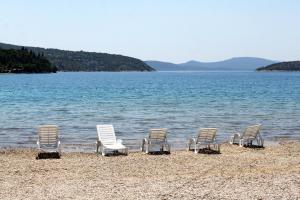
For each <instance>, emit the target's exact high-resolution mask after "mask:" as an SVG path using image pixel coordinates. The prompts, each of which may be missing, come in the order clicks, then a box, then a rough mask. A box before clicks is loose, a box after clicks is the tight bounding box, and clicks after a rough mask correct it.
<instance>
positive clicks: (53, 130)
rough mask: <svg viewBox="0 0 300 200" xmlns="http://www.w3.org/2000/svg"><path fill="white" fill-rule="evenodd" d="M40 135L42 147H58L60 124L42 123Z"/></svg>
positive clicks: (39, 128)
mask: <svg viewBox="0 0 300 200" xmlns="http://www.w3.org/2000/svg"><path fill="white" fill-rule="evenodd" d="M38 137H39V143H40V146H41V147H57V145H58V126H56V125H42V126H39V127H38Z"/></svg>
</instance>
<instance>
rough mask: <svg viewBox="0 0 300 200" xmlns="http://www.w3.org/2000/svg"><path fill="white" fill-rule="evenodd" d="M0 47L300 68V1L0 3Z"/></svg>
mask: <svg viewBox="0 0 300 200" xmlns="http://www.w3.org/2000/svg"><path fill="white" fill-rule="evenodd" d="M0 42H3V43H9V44H16V45H23V46H38V47H45V48H58V49H64V50H78V51H79V50H84V51H93V52H105V53H113V54H122V55H127V56H132V57H136V58H139V59H142V60H160V61H168V62H174V63H181V62H186V61H188V60H198V61H206V62H209V61H218V60H224V59H228V58H231V57H240V56H250V57H262V58H267V59H273V60H278V61H288V60H300V1H299V0H285V1H283V0H48V1H41V0H26V1H24V0H1V1H0Z"/></svg>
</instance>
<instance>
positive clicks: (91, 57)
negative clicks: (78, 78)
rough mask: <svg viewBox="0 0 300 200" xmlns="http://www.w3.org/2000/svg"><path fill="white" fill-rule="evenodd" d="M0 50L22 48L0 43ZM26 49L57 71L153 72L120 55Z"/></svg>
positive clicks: (137, 62)
mask: <svg viewBox="0 0 300 200" xmlns="http://www.w3.org/2000/svg"><path fill="white" fill-rule="evenodd" d="M0 48H2V49H21V48H22V46H17V45H11V44H4V43H0ZM26 48H27V49H29V50H31V51H33V52H34V53H36V54H43V55H44V56H45V57H46V58H47V59H48V60H49V61H50V62H51V63H52V64H53V65H55V66H56V67H57V68H58V70H59V71H154V69H153V68H152V67H150V66H148V65H147V64H146V63H144V62H143V61H141V60H139V59H136V58H132V57H127V56H122V55H115V54H107V53H95V52H85V51H65V50H59V49H45V48H40V47H26Z"/></svg>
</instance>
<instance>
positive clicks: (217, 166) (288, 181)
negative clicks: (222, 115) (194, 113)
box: [0, 142, 300, 200]
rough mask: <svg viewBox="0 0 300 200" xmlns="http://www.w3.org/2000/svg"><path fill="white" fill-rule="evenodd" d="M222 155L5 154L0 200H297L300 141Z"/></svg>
mask: <svg viewBox="0 0 300 200" xmlns="http://www.w3.org/2000/svg"><path fill="white" fill-rule="evenodd" d="M221 152H222V154H219V155H217V154H213V155H212V154H210V155H207V154H198V155H196V154H194V153H193V152H186V151H176V152H172V153H171V155H145V154H142V153H130V154H129V156H114V157H102V156H100V155H99V156H98V155H96V154H87V153H86V154H85V153H67V154H63V155H62V158H61V159H47V160H36V159H35V156H36V152H35V151H33V150H9V151H1V153H0V199H2V200H3V199H300V189H299V188H300V142H284V143H281V144H279V145H276V146H270V147H267V148H265V149H249V148H240V147H238V146H230V145H223V146H222V148H221Z"/></svg>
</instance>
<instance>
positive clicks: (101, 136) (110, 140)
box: [96, 125, 128, 156]
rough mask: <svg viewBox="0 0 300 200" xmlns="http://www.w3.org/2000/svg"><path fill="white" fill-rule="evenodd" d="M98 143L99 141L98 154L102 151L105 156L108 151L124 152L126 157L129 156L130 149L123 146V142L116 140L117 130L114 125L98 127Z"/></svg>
mask: <svg viewBox="0 0 300 200" xmlns="http://www.w3.org/2000/svg"><path fill="white" fill-rule="evenodd" d="M97 132H98V141H97V150H96V151H97V153H98V152H99V147H100V151H101V153H102V155H103V156H105V155H106V153H107V151H119V150H120V151H122V153H124V154H125V155H128V148H127V147H125V146H124V145H123V144H122V140H120V139H118V140H117V139H116V135H115V130H114V127H113V125H97Z"/></svg>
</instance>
